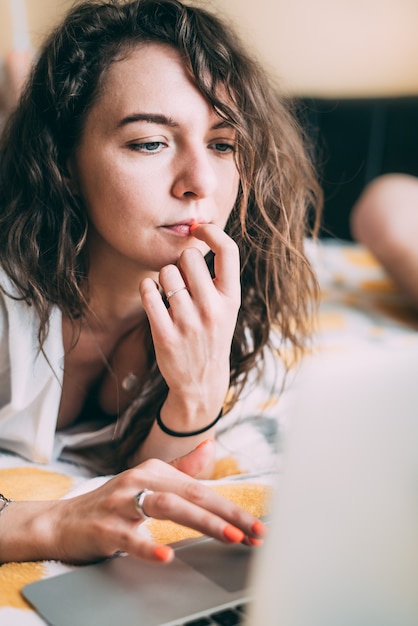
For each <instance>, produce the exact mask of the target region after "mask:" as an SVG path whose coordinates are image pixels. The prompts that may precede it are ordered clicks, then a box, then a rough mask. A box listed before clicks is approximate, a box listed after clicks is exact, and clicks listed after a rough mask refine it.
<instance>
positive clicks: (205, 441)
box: [195, 439, 213, 450]
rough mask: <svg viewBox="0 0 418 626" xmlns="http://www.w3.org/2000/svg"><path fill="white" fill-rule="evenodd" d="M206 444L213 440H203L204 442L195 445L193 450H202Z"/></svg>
mask: <svg viewBox="0 0 418 626" xmlns="http://www.w3.org/2000/svg"><path fill="white" fill-rule="evenodd" d="M208 443H213V439H205V440H204V441H201V442H200V443H198V444H197V446H196V448H195V450H197V449H198V448H203V446H206V445H207V444H208Z"/></svg>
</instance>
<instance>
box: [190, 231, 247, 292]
mask: <svg viewBox="0 0 418 626" xmlns="http://www.w3.org/2000/svg"><path fill="white" fill-rule="evenodd" d="M190 233H191V234H192V235H193V237H196V238H197V239H200V240H201V241H204V242H205V243H206V244H207V245H208V246H209V247H210V249H211V250H212V251H213V252H214V254H215V260H214V269H215V279H214V282H215V284H216V288H217V289H218V290H219V291H220V292H222V293H224V294H226V295H229V296H231V297H233V298H236V299H238V300H239V299H240V297H241V294H240V281H239V277H240V259H239V250H238V246H237V244H236V243H235V241H233V239H231V237H229V236H228V235H227V234H226V233H225V232H224V231H223V230H222V229H221V228H219V227H218V226H215V224H194V225H193V226H191V227H190Z"/></svg>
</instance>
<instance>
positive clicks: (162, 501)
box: [146, 491, 245, 543]
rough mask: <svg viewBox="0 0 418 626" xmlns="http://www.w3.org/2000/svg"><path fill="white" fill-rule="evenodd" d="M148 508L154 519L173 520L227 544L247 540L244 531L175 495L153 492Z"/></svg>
mask: <svg viewBox="0 0 418 626" xmlns="http://www.w3.org/2000/svg"><path fill="white" fill-rule="evenodd" d="M146 506H147V514H148V515H150V516H151V517H153V518H154V519H159V520H171V521H173V522H175V523H177V524H181V525H183V526H187V527H189V528H192V529H193V530H196V531H197V532H200V533H202V534H205V535H209V536H211V537H214V538H215V539H217V540H219V541H223V542H225V543H240V542H243V541H244V540H245V533H244V531H243V530H241V529H240V528H237V527H236V526H234V525H232V524H230V523H228V522H226V521H225V520H224V519H223V518H222V517H220V516H218V515H216V514H215V513H213V512H211V511H209V510H207V509H204V508H202V507H201V506H199V505H198V504H195V503H194V502H191V501H189V500H186V499H184V498H182V497H181V496H179V495H177V494H175V493H171V492H167V491H161V492H152V493H151V494H149V495H147V505H146Z"/></svg>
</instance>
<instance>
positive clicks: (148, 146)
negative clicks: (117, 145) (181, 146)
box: [129, 141, 165, 153]
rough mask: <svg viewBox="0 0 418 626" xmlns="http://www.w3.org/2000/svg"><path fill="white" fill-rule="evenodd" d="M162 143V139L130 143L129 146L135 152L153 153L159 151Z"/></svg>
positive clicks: (162, 145)
mask: <svg viewBox="0 0 418 626" xmlns="http://www.w3.org/2000/svg"><path fill="white" fill-rule="evenodd" d="M164 145H165V144H164V143H163V142H162V141H145V142H143V143H130V144H129V148H130V150H134V151H137V152H148V153H153V152H160V151H161V150H162V149H163V147H164Z"/></svg>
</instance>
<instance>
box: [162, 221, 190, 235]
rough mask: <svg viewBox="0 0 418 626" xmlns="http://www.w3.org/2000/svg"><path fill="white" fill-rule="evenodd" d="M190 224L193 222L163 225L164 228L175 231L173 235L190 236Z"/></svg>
mask: <svg viewBox="0 0 418 626" xmlns="http://www.w3.org/2000/svg"><path fill="white" fill-rule="evenodd" d="M190 226H191V224H170V225H169V226H163V228H164V230H168V231H169V232H170V233H173V235H178V236H179V237H188V236H190Z"/></svg>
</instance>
